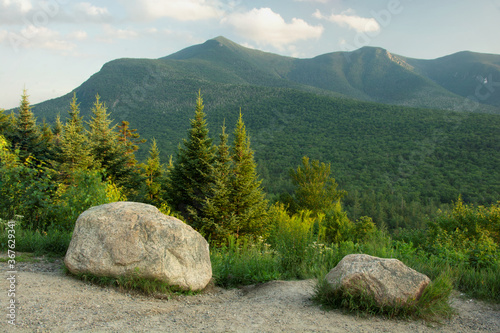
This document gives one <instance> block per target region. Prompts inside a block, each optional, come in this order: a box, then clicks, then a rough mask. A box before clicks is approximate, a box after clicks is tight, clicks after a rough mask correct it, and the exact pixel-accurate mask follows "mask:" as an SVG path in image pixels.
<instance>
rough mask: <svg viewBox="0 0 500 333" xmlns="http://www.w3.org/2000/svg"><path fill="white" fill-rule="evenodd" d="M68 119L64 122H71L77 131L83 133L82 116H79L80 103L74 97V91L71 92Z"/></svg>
mask: <svg viewBox="0 0 500 333" xmlns="http://www.w3.org/2000/svg"><path fill="white" fill-rule="evenodd" d="M68 113H69V119H68V120H67V121H66V123H69V124H71V125H72V126H73V127H74V128H75V130H76V131H77V133H83V132H84V131H85V127H84V126H83V117H82V116H80V103H78V99H77V98H76V93H75V92H73V99H72V100H71V103H70V104H69V111H68Z"/></svg>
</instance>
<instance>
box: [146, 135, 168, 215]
mask: <svg viewBox="0 0 500 333" xmlns="http://www.w3.org/2000/svg"><path fill="white" fill-rule="evenodd" d="M141 167H142V169H143V170H144V177H145V178H146V181H145V184H146V191H145V192H146V193H145V199H146V201H147V202H148V203H151V204H153V205H155V206H157V207H159V206H160V205H161V203H162V198H163V196H164V194H163V188H162V187H163V181H164V177H165V168H164V166H163V165H162V164H161V161H160V151H159V149H158V146H157V145H156V140H155V139H153V141H152V142H151V148H150V150H149V157H148V159H147V161H146V163H145V164H142V165H141Z"/></svg>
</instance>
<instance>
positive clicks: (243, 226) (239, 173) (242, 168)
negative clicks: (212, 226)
mask: <svg viewBox="0 0 500 333" xmlns="http://www.w3.org/2000/svg"><path fill="white" fill-rule="evenodd" d="M234 136H235V139H234V145H233V149H232V161H233V165H234V166H233V179H232V188H231V190H232V193H231V197H232V207H233V212H234V214H235V216H236V230H235V232H236V236H237V237H238V236H240V235H246V234H250V235H252V234H253V235H257V234H260V233H262V232H263V230H262V229H263V228H264V227H265V223H266V209H267V201H266V200H265V198H264V192H263V190H262V188H261V183H262V180H259V179H258V175H257V171H256V164H255V161H254V157H253V151H252V150H251V149H250V139H249V138H248V137H247V134H246V129H245V124H244V123H243V118H242V115H241V111H240V117H239V119H238V122H237V124H236V129H235V131H234Z"/></svg>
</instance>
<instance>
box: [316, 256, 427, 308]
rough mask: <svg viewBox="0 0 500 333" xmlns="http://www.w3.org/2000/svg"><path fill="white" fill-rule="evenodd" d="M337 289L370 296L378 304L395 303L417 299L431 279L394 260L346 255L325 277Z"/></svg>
mask: <svg viewBox="0 0 500 333" xmlns="http://www.w3.org/2000/svg"><path fill="white" fill-rule="evenodd" d="M326 280H327V281H328V283H329V284H330V285H331V286H332V287H333V289H335V290H338V289H339V288H343V290H349V291H350V292H352V293H357V292H362V293H368V294H371V295H372V296H373V298H374V299H375V301H376V302H377V304H378V305H396V304H405V303H407V302H410V301H413V300H418V299H419V298H420V296H421V295H422V292H423V291H424V289H425V287H427V285H428V284H429V282H430V279H429V278H428V277H427V276H426V275H424V274H421V273H419V272H417V271H415V270H414V269H411V268H409V267H408V266H406V265H405V264H403V263H402V262H401V261H399V260H397V259H382V258H377V257H373V256H369V255H366V254H350V255H347V256H345V257H344V258H343V259H342V260H341V261H340V262H339V263H338V265H337V266H335V267H334V268H333V269H332V270H331V271H330V272H329V273H328V274H327V276H326Z"/></svg>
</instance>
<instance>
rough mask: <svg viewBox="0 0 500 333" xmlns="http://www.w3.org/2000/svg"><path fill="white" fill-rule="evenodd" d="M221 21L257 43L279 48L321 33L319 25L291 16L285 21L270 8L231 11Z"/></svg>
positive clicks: (321, 29)
mask: <svg viewBox="0 0 500 333" xmlns="http://www.w3.org/2000/svg"><path fill="white" fill-rule="evenodd" d="M221 22H222V23H223V24H228V25H230V26H232V27H233V28H234V30H235V31H236V32H237V33H238V34H240V35H242V36H244V37H246V38H250V39H251V40H253V41H255V42H257V43H259V44H270V45H273V46H276V47H280V48H282V47H283V46H284V45H287V44H290V43H293V42H295V41H298V40H302V39H310V38H319V37H320V36H321V34H322V33H323V27H322V26H321V25H318V26H311V25H309V24H308V23H307V22H305V21H304V20H302V19H298V18H293V19H292V20H291V22H290V23H287V22H285V20H284V19H283V17H281V15H280V14H277V13H275V12H273V11H272V10H271V9H270V8H260V9H257V8H254V9H252V10H251V11H249V12H246V13H232V14H230V15H228V16H227V17H225V18H223V19H222V21H221Z"/></svg>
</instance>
